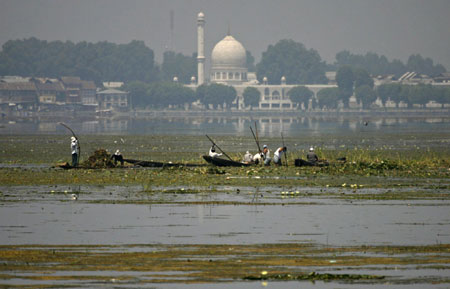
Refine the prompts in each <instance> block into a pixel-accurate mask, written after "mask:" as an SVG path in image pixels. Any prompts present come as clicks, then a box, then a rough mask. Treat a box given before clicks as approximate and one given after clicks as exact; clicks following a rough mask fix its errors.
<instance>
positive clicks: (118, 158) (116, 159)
mask: <svg viewBox="0 0 450 289" xmlns="http://www.w3.org/2000/svg"><path fill="white" fill-rule="evenodd" d="M111 159H112V160H114V165H116V164H117V162H120V164H121V165H122V166H123V156H122V154H121V153H120V151H119V150H116V152H115V153H114V154H113V155H112V156H111Z"/></svg>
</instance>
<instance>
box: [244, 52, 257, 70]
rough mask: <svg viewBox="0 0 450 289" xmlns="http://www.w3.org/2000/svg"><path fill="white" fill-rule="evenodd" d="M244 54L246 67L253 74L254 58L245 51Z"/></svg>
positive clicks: (254, 67) (254, 68)
mask: <svg viewBox="0 0 450 289" xmlns="http://www.w3.org/2000/svg"><path fill="white" fill-rule="evenodd" d="M245 54H246V55H247V58H246V59H247V62H246V64H245V65H246V67H247V70H248V71H249V72H255V71H256V66H255V58H254V57H253V55H252V53H251V52H250V51H248V50H246V51H245Z"/></svg>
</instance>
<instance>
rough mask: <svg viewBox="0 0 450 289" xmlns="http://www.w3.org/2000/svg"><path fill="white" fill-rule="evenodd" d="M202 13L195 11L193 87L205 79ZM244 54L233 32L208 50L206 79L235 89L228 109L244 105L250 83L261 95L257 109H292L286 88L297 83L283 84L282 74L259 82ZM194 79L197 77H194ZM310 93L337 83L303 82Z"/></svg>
mask: <svg viewBox="0 0 450 289" xmlns="http://www.w3.org/2000/svg"><path fill="white" fill-rule="evenodd" d="M204 31H205V14H203V12H200V13H198V16H197V65H198V67H197V73H198V75H197V79H195V77H192V79H191V84H190V85H188V86H189V87H191V88H196V87H197V86H199V85H202V84H203V83H205V82H206V77H205V75H206V74H205V41H204V40H205V38H204ZM246 63H247V54H246V50H245V48H244V46H243V45H242V44H241V43H240V42H239V41H237V40H236V39H235V38H234V37H233V36H231V35H230V33H229V32H228V34H227V35H226V36H225V38H223V39H222V40H221V41H219V42H218V43H217V44H216V45H215V46H214V48H213V50H212V52H211V69H210V72H209V82H211V83H220V84H225V85H230V86H233V87H234V88H235V89H236V92H237V99H236V100H235V101H234V102H233V105H232V109H236V110H245V109H247V108H246V107H245V105H244V101H243V96H242V94H243V92H244V90H245V88H247V87H249V86H251V87H254V88H256V89H258V90H259V92H260V94H261V99H260V102H259V107H257V108H256V109H260V110H296V109H298V108H297V105H296V104H295V103H292V102H291V101H290V99H289V97H288V95H287V93H288V91H289V90H290V89H291V88H293V87H295V86H297V85H288V84H286V78H285V77H284V76H283V77H282V78H281V81H280V82H281V84H280V85H269V84H268V80H267V78H266V77H264V78H263V83H259V82H258V80H257V78H256V73H255V72H248V70H247V67H246ZM196 80H197V81H196ZM304 86H306V87H307V88H308V89H309V90H311V91H312V92H313V93H314V97H317V92H318V91H320V90H321V89H324V88H327V87H337V86H336V85H333V84H331V85H330V84H326V85H324V84H314V85H304Z"/></svg>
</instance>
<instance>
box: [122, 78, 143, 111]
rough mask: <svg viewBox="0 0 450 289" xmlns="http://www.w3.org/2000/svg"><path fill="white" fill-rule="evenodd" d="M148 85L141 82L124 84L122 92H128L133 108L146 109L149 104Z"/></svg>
mask: <svg viewBox="0 0 450 289" xmlns="http://www.w3.org/2000/svg"><path fill="white" fill-rule="evenodd" d="M148 87H149V85H148V84H147V83H144V82H142V81H132V82H128V83H125V85H124V86H123V88H122V89H123V90H124V91H128V92H129V96H130V99H131V104H132V105H133V108H137V107H146V106H147V105H148V104H149V100H148V95H147V90H148Z"/></svg>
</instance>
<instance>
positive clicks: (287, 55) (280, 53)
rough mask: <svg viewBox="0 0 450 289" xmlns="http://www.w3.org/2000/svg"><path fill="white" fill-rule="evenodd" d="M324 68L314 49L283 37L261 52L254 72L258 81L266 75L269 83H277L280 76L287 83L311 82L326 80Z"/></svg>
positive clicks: (324, 81) (279, 80)
mask: <svg viewBox="0 0 450 289" xmlns="http://www.w3.org/2000/svg"><path fill="white" fill-rule="evenodd" d="M325 68H326V65H325V63H324V62H323V61H322V60H321V58H320V55H319V53H318V52H317V51H316V50H314V49H310V50H307V49H306V48H305V46H304V45H303V44H301V43H298V42H295V41H293V40H287V39H284V40H280V41H279V42H277V43H276V44H275V45H269V47H268V48H267V51H265V52H263V54H262V58H261V62H260V63H258V64H257V65H256V72H257V77H258V80H259V81H260V82H262V79H263V77H265V76H266V77H267V79H268V82H269V84H279V83H280V82H281V77H282V76H285V77H286V83H287V84H311V83H327V82H328V80H327V78H326V77H325Z"/></svg>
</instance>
